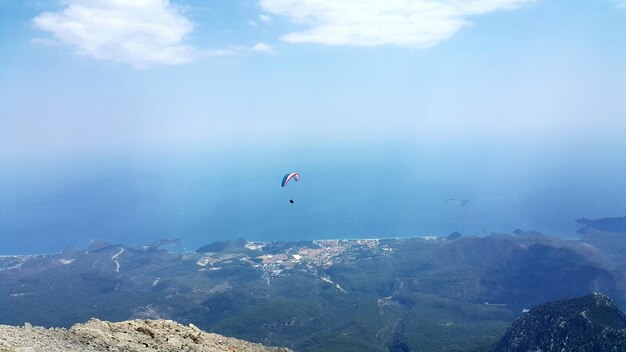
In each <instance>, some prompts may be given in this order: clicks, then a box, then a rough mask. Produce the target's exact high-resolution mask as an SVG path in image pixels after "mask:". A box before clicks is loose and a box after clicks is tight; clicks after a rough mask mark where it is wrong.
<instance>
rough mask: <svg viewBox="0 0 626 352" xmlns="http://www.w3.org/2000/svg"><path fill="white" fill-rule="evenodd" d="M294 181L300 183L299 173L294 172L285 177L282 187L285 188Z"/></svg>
mask: <svg viewBox="0 0 626 352" xmlns="http://www.w3.org/2000/svg"><path fill="white" fill-rule="evenodd" d="M291 179H294V180H296V181H300V174H299V173H297V172H292V173H290V174H287V175H285V177H283V182H282V184H281V187H285V185H286V184H287V183H288V182H289V181H290V180H291Z"/></svg>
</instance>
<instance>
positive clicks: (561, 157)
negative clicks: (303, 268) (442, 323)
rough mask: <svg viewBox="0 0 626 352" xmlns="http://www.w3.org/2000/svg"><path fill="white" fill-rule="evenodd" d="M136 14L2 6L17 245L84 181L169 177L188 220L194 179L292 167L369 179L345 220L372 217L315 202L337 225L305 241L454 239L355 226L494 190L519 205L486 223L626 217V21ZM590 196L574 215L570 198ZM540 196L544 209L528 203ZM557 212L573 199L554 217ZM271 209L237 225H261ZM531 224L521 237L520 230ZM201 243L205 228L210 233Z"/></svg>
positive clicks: (547, 14) (335, 7)
mask: <svg viewBox="0 0 626 352" xmlns="http://www.w3.org/2000/svg"><path fill="white" fill-rule="evenodd" d="M129 3H130V2H126V1H117V0H86V1H75V0H68V1H34V0H33V1H30V0H29V1H20V2H15V1H8V0H0V52H1V54H0V170H2V175H0V193H1V195H0V210H2V211H1V212H0V235H1V234H4V236H9V237H5V238H11V237H10V236H16V235H15V234H16V233H19V234H20V236H23V235H26V234H32V233H42V232H45V231H44V230H42V229H45V228H47V227H46V225H50V217H51V215H50V214H56V213H55V211H56V210H58V208H59V207H61V208H63V207H64V206H65V205H67V203H68V202H69V203H72V202H76V199H79V198H81V197H84V196H85V193H81V191H80V189H84V188H81V187H86V186H85V184H89V185H92V186H93V187H96V186H94V185H96V184H99V183H98V182H101V181H102V180H103V178H106V182H113V181H111V180H116V179H119V178H123V179H124V178H125V177H131V176H132V175H135V176H136V177H138V178H139V177H155V178H157V179H158V182H156V183H155V184H154V185H153V188H148V190H147V191H146V192H148V193H151V194H153V195H154V193H157V194H166V193H167V196H165V195H164V196H163V199H165V198H167V201H166V200H163V201H162V202H163V204H165V203H168V204H171V201H172V197H174V198H176V199H179V201H180V203H181V204H182V205H181V206H182V207H184V205H185V204H187V202H191V201H192V200H190V199H188V198H185V196H184V194H188V193H189V192H193V191H190V190H189V189H188V188H186V187H191V186H189V185H191V184H194V182H199V181H197V180H196V179H195V177H196V176H193V175H198V174H203V175H205V176H206V177H207V179H211V178H212V177H217V178H219V179H226V178H228V177H230V176H231V175H232V174H233V173H236V174H238V175H240V177H241V178H242V181H240V182H242V183H244V184H245V183H246V182H248V184H255V185H258V183H257V182H260V181H259V180H261V179H264V177H267V178H268V179H271V178H272V177H274V176H273V175H274V174H276V175H277V177H278V178H280V177H281V176H282V173H285V172H289V171H291V170H292V169H304V170H309V171H310V172H311V173H313V174H317V175H318V177H319V178H318V180H322V179H323V180H324V181H325V182H329V181H331V180H334V179H336V178H342V179H345V178H351V177H354V176H353V173H355V172H358V173H359V175H361V176H359V181H353V183H351V184H349V183H346V184H345V185H344V187H347V186H351V185H352V186H353V187H355V192H356V189H358V192H360V193H361V197H360V198H359V199H358V200H354V202H355V203H354V204H356V202H357V201H358V202H360V204H363V203H366V204H367V210H359V211H355V210H354V209H353V208H352V207H353V206H354V204H353V203H350V204H349V206H348V205H345V207H346V208H342V205H341V204H343V203H342V201H341V200H340V199H335V198H332V199H333V200H332V201H329V202H327V203H324V207H325V209H327V210H325V211H322V210H319V209H318V210H316V211H313V210H310V212H309V213H302V214H300V215H299V216H300V217H296V219H297V221H299V222H300V223H305V222H306V221H305V219H307V218H311V217H317V218H322V219H323V217H324V216H327V217H328V221H327V222H328V224H329V225H328V226H327V227H324V228H323V229H320V230H315V231H313V230H310V231H309V229H311V228H313V227H314V226H312V225H311V224H309V225H307V226H306V227H304V225H301V226H300V227H297V230H298V231H299V232H300V233H303V232H306V234H305V235H303V236H305V237H306V236H308V237H315V236H324V234H326V233H329V234H330V235H336V234H342V233H346V234H349V235H353V236H356V235H357V233H358V232H359V231H360V232H366V231H368V229H369V230H370V231H369V232H368V233H376V234H381V233H383V234H386V233H391V232H394V231H395V232H410V233H420V232H427V231H438V230H439V229H440V230H439V231H441V232H444V231H447V230H449V229H454V226H457V225H458V226H459V227H463V224H465V223H464V222H463V220H462V219H461V218H460V217H459V216H457V215H458V214H456V215H454V214H452V215H451V214H447V215H445V216H444V217H443V218H442V219H440V220H439V221H434V222H433V223H432V224H431V225H429V226H427V227H424V228H420V227H419V226H417V224H418V223H419V221H426V220H424V218H425V216H424V217H422V218H420V217H419V216H418V217H416V218H415V217H414V215H411V214H415V212H428V214H434V213H437V212H438V211H439V210H437V209H439V208H438V207H441V206H443V205H441V204H438V203H437V204H435V203H428V204H427V205H419V206H417V205H416V204H412V203H411V204H407V205H402V206H401V208H402V209H403V211H407V210H406V209H407V207H411V206H414V207H416V210H415V211H411V212H408V211H407V213H406V214H404V213H402V214H404V215H401V216H399V215H396V216H395V217H394V216H391V215H390V214H391V213H396V214H397V213H398V212H394V211H391V212H390V213H387V215H385V216H382V215H381V216H380V217H379V218H378V219H376V223H375V224H372V225H371V226H369V227H368V226H365V225H362V226H358V227H354V226H352V225H350V224H349V223H355V222H357V223H360V224H363V223H364V222H366V221H365V220H366V219H368V218H371V214H372V213H376V214H382V213H384V212H381V211H380V209H378V207H379V206H378V205H375V204H378V203H380V202H382V200H381V199H383V200H387V201H389V202H396V203H397V204H403V203H402V202H399V201H398V200H399V199H402V196H403V194H404V193H403V192H405V191H406V189H407V187H408V188H409V191H410V192H409V193H411V192H414V193H411V194H419V193H420V190H426V189H435V188H436V189H439V190H440V191H441V192H435V193H436V194H433V195H432V199H433V202H435V201H434V199H439V198H443V199H445V198H448V197H463V196H464V195H465V196H467V197H469V196H473V197H475V198H476V197H480V195H481V194H483V193H481V190H482V189H484V188H485V187H487V188H489V192H485V194H487V193H489V194H503V193H502V192H501V190H506V192H505V194H506V195H507V197H508V198H507V199H506V200H502V202H501V203H498V202H499V201H498V200H496V199H495V198H492V199H491V200H490V201H489V202H486V203H485V204H487V203H488V204H489V206H487V205H485V206H484V209H482V210H480V211H479V213H481V214H483V213H484V214H487V213H489V211H493V210H495V209H497V208H502V207H509V208H510V209H511V213H515V214H526V212H528V209H529V208H533V207H534V208H536V207H537V204H548V205H549V206H548V205H546V206H547V208H545V209H541V210H542V212H543V214H546V213H549V212H551V211H554V209H561V208H568V209H569V210H568V212H566V213H564V214H561V215H559V216H557V217H558V218H559V219H560V220H559V221H561V220H562V219H569V218H570V217H572V216H578V215H581V216H583V215H584V216H610V215H624V214H623V213H624V212H626V209H624V204H626V199H624V198H620V197H618V196H615V195H614V194H615V192H616V190H617V189H619V190H623V187H624V186H623V185H622V184H623V181H621V180H623V177H621V175H622V174H623V172H625V171H626V165H625V162H624V160H626V142H625V141H624V140H625V139H624V138H623V136H625V135H626V99H624V96H626V4H625V3H624V2H619V1H613V0H593V1H592V0H576V1H571V0H570V1H564V0H553V1H548V0H536V1H531V0H468V1H460V0H458V1H457V0H412V1H374V0H372V1H365V0H361V1H334V0H315V1H314V0H299V1H296V0H259V1H251V0H248V1H163V0H144V1H135V2H132V5H129ZM177 163H178V164H177ZM164 165H168V166H164ZM176 165H178V166H176ZM177 168H179V171H178V174H177V175H176V176H174V174H176V170H178V169H177ZM194 168H197V169H201V170H203V171H201V172H198V171H197V170H196V171H194ZM424 168H427V169H428V170H427V171H424ZM164 170H169V171H167V172H166V171H164ZM172 170H174V171H172ZM180 170H184V171H180ZM168 172H170V173H168ZM396 172H401V173H402V174H403V175H404V177H407V178H410V181H406V182H408V183H407V184H405V185H404V186H403V185H402V182H400V183H394V182H392V181H389V179H388V178H386V177H383V176H382V175H385V174H386V173H391V174H395V173H396ZM155 173H156V174H157V175H156V176H155ZM573 173H575V174H573ZM166 174H167V175H166ZM102 175H108V176H106V177H104V176H102ZM129 175H131V176H129ZM150 175H151V176H150ZM246 175H247V176H246ZM368 175H369V176H368ZM450 175H456V176H454V177H453V176H450ZM464 175H466V177H465V176H464ZM370 176H371V177H370ZM246 177H247V178H246ZM306 179H307V177H306V175H303V181H304V180H306ZM172 180H178V181H172ZM180 180H185V181H184V182H183V181H180ZM442 180H443V181H442ZM96 181H97V182H96ZM102 182H104V181H102ZM120 182H122V181H120ZM128 182H129V184H134V183H133V182H134V181H133V182H130V181H128ZM380 182H383V187H379V185H380ZM481 182H485V183H486V184H488V185H491V186H485V185H484V184H481ZM181 183H186V184H187V185H188V186H186V187H182V186H181ZM340 183H341V184H343V183H342V182H340ZM355 183H356V185H355ZM173 185H178V186H180V188H176V187H173ZM92 186H90V187H92ZM320 187H322V186H320ZM559 187H560V188H559ZM619 187H622V188H619ZM96 188H97V187H96ZM225 188H226V189H228V192H232V191H233V190H232V189H230V188H228V187H226V186H225ZM244 188H245V187H244ZM376 188H379V189H380V190H384V191H386V192H387V193H386V194H387V195H382V193H377V191H374V190H373V189H376ZM176 189H179V190H178V191H175V190H176ZM245 189H248V188H245ZM319 189H322V188H316V190H319ZM444 190H446V191H444ZM453 190H454V191H453ZM89 192H91V191H89ZM127 192H130V193H132V194H133V196H132V197H131V198H132V199H134V200H132V199H131V200H128V199H127V200H126V201H127V202H135V201H137V197H140V194H142V193H141V192H139V193H136V192H138V191H137V189H136V187H135V188H133V190H132V191H128V190H127ZM159 192H161V193H159ZM207 192H208V191H207ZM220 192H222V193H223V194H222V193H220ZM225 192H226V191H223V190H222V191H215V192H214V193H212V194H209V193H210V192H209V193H207V195H206V197H205V198H201V199H200V198H198V199H195V198H194V199H193V201H194V202H196V203H194V204H196V206H197V208H199V209H202V208H203V206H204V205H207V207H208V208H210V209H214V208H213V207H218V208H219V206H217V205H216V204H222V203H220V202H222V200H223V199H228V193H225ZM378 192H382V191H378ZM407 192H408V191H407ZM577 192H580V194H581V196H580V198H576V199H578V200H572V199H570V198H571V197H572V196H571V195H572V194H576V193H577ZM218 193H220V194H219V195H216V194H218ZM332 193H333V194H337V192H335V191H334V192H332ZM546 193H548V194H549V196H547V197H548V198H549V199H552V201H545V199H541V200H537V199H536V198H537V197H538V196H537V194H544V195H545V194H546ZM622 193H623V192H622ZM89 194H90V195H91V196H92V197H95V198H90V199H98V197H97V196H95V195H94V194H92V193H89ZM231 194H232V193H231ZM389 194H392V195H393V197H392V196H388V195H389ZM555 194H557V195H559V197H560V198H559V199H561V200H559V201H554V198H555V197H554V195H555ZM563 195H566V196H563ZM177 197H178V198H177ZM381 197H382V198H381ZM394 197H395V198H394ZM412 197H413V196H412ZM157 198H158V197H157ZM259 199H263V198H262V197H261V196H260V195H259V196H258V197H257V198H255V201H254V202H252V203H251V204H250V205H249V209H248V210H246V211H243V210H238V212H237V214H238V215H233V214H234V213H233V214H231V215H232V216H233V217H235V218H237V216H239V217H245V216H250V218H251V219H252V218H253V217H252V215H250V214H252V213H253V208H254V207H255V206H257V205H258V204H257V203H256V202H257V201H259ZM529 199H531V200H529ZM532 199H535V200H532ZM27 200H28V201H27ZM118 201H122V200H121V199H118V198H115V199H114V200H112V201H111V202H112V203H116V202H118ZM85 202H92V203H93V204H92V205H91V206H92V208H93V210H92V211H91V212H89V211H86V212H83V213H81V214H83V215H81V216H80V220H81V221H82V222H84V224H85V225H84V227H80V228H78V229H76V230H75V232H76V233H77V235H76V237H75V238H80V236H79V235H78V233H81V232H83V233H84V232H85V228H86V227H87V226H88V225H91V226H92V227H96V228H97V227H101V228H102V229H103V230H102V231H100V232H99V233H102V232H107V231H113V232H114V231H115V230H111V229H110V226H109V225H110V224H108V225H107V224H104V223H101V222H102V221H103V220H102V219H99V218H97V217H94V216H93V214H96V213H97V212H98V211H99V209H101V206H104V205H103V203H101V202H100V203H99V201H97V200H89V201H85ZM203 202H204V203H203ZM377 202H378V203H377ZM583 203H592V204H591V205H589V206H585V205H584V204H583ZM44 204H49V206H44ZM157 204H161V203H158V202H157ZM261 204H262V203H261ZM470 204H471V203H470ZM474 204H475V202H474ZM209 205H210V206H209ZM229 206H232V209H236V208H237V207H238V206H240V204H237V203H235V204H231V205H229ZM399 207H400V206H399ZM87 208H89V207H87ZM392 208H393V207H392ZM142 209H144V208H142V207H138V208H137V209H134V210H132V209H126V210H125V211H126V212H127V213H128V212H133V211H141V210H142ZM167 209H169V208H167ZM222 209H231V208H222ZM320 209H321V208H320ZM328 209H336V211H337V213H334V214H329V213H328ZM346 209H347V210H346ZM433 209H435V210H433ZM490 209H491V210H490ZM144 210H145V209H144ZM168 211H169V210H168ZM233 211H234V210H233ZM476 211H478V210H476ZM149 213H150V212H149ZM157 213H158V214H157ZM207 213H208V214H209V216H217V215H215V214H216V211H214V210H209V211H207ZM496 213H497V212H496ZM63 214H65V213H63ZM89 214H91V215H89ZM63 216H66V217H67V219H66V220H63V221H60V222H59V225H58V227H57V228H55V230H54V231H56V232H60V231H62V229H63V228H64V226H65V227H66V228H67V226H68V223H72V220H71V219H70V217H69V216H68V215H58V214H57V215H54V217H56V218H59V217H61V218H63ZM90 216H91V217H90ZM116 216H119V214H117V213H115V212H114V211H112V215H111V217H116ZM162 216H163V215H162V214H161V213H159V212H152V213H150V217H149V220H148V222H150V221H152V222H153V223H154V224H153V226H152V227H151V228H152V229H158V228H159V226H161V227H162V226H164V225H163V224H160V223H158V221H156V220H155V219H157V218H159V217H162ZM219 216H220V217H222V218H227V216H225V215H224V214H221V215H219ZM464 216H465V217H468V215H464ZM524 216H526V215H524ZM524 216H520V219H521V217H524ZM528 216H529V217H530V218H532V219H531V220H532V221H531V222H533V221H534V222H540V221H541V219H540V218H541V216H539V215H537V214H534V215H532V216H531V215H528ZM351 217H352V218H351ZM429 217H430V218H432V216H429ZM17 218H19V219H17ZM502 218H503V219H504V218H506V219H509V218H511V219H512V218H515V216H513V215H510V214H508V215H506V216H505V215H502ZM150 219H152V220H150ZM254 219H255V220H250V222H252V223H253V224H248V225H245V224H243V225H241V229H240V230H238V231H232V233H231V232H228V231H227V230H225V229H226V228H227V225H226V224H225V223H224V224H222V225H219V226H218V225H215V231H218V229H219V231H222V232H225V233H229V234H228V235H223V236H222V235H220V236H222V237H229V236H235V235H237V236H238V235H246V234H247V232H251V231H250V229H252V228H255V227H256V228H259V227H263V226H265V225H259V224H260V223H263V220H259V218H254ZM342 219H344V220H342ZM520 219H515V221H517V223H525V220H520ZM275 220H276V219H272V221H275ZM544 220H545V219H544ZM549 220H550V219H548V220H546V222H549ZM294 221H295V220H294ZM342 221H343V222H342ZM493 222H494V224H495V225H494V227H496V228H498V226H499V225H498V224H497V223H498V221H495V220H493ZM501 222H502V223H503V225H502V226H501V227H502V228H504V229H508V228H507V226H513V225H512V224H511V223H512V220H511V221H509V220H506V221H505V220H502V221H501ZM28 223H37V224H38V225H37V226H34V225H33V226H34V227H33V226H31V227H29V226H30V225H29V226H27V224H28ZM392 223H393V224H396V225H397V224H406V226H400V225H397V226H396V225H394V226H391V225H389V224H392ZM176 224H179V225H176ZM442 224H443V225H445V224H452V225H450V226H443V225H442ZM105 225H106V226H105ZM107 226H109V227H107ZM123 226H124V225H123V224H122V225H120V227H123ZM168 226H170V228H171V229H172V230H171V231H170V230H168V231H160V233H161V234H163V235H169V234H170V233H174V232H177V233H178V234H179V235H180V232H185V231H188V230H189V228H190V226H191V225H190V223H189V222H185V220H176V221H174V220H171V221H170V223H169V225H168ZM177 226H178V227H177ZM203 226H206V229H205V230H206V231H210V230H211V229H212V227H211V226H213V225H209V224H206V223H204V225H203ZM294 226H295V225H294ZM438 226H439V227H438ZM538 226H539V227H541V226H540V225H538ZM48 227H49V226H48ZM52 227H54V226H52ZM266 227H267V230H266V232H267V231H270V230H271V231H276V232H280V229H279V228H276V227H272V226H266ZM481 227H486V228H487V229H491V228H490V227H489V224H486V223H485V224H483V223H481V224H472V225H471V226H470V225H467V228H468V231H480V229H481ZM333 228H335V229H337V230H335V231H333ZM548 228H550V227H549V226H548ZM105 229H109V230H105ZM510 230H512V229H510ZM203 231H204V230H203ZM307 231H309V232H307ZM70 232H71V231H70ZM95 232H98V231H95ZM157 232H158V231H157ZM262 232H263V231H260V232H259V233H260V234H258V237H262V236H263V234H262ZM41 236H44V235H41ZM85 236H86V237H87V238H90V237H89V236H98V234H92V233H90V234H89V235H85ZM100 236H104V237H106V236H108V235H107V234H100ZM182 236H184V234H183V235H182ZM220 236H217V237H220ZM122 237H123V236H122ZM279 237H280V236H279ZM284 237H288V236H286V235H285V236H283V237H282V238H284ZM11 241H12V240H6V243H5V244H4V245H5V246H8V245H9V244H7V243H10V242H11ZM75 241H76V242H78V240H75ZM78 244H80V243H78ZM0 245H2V243H0ZM20 248H30V247H28V246H27V245H24V246H23V247H20Z"/></svg>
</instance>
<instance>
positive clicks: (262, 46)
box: [249, 42, 276, 55]
mask: <svg viewBox="0 0 626 352" xmlns="http://www.w3.org/2000/svg"><path fill="white" fill-rule="evenodd" d="M249 50H250V51H253V52H259V53H266V54H272V55H274V54H276V50H274V48H273V47H272V46H271V45H269V44H267V43H263V42H261V43H257V44H255V45H254V46H253V47H252V48H250V49H249Z"/></svg>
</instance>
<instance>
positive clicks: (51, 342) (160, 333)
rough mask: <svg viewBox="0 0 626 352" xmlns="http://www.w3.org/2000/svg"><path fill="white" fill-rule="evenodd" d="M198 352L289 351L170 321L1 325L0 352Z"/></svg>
mask: <svg viewBox="0 0 626 352" xmlns="http://www.w3.org/2000/svg"><path fill="white" fill-rule="evenodd" d="M9 351H11V352H43V351H45V352H61V351H66V352H75V351H76V352H78V351H116V352H130V351H138V352H151V351H164V352H170V351H172V352H173V351H190V352H191V351H194V352H195V351H198V352H205V351H206V352H213V351H215V352H222V351H224V352H226V351H228V352H234V351H237V352H239V351H241V352H270V351H272V352H289V351H290V350H289V349H286V348H276V347H265V346H263V345H260V344H256V343H251V342H247V341H242V340H237V339H234V338H229V337H224V336H221V335H217V334H213V333H207V332H204V331H202V330H200V329H198V328H197V327H195V326H193V325H191V324H190V325H189V326H185V325H182V324H179V323H176V322H174V321H171V320H128V321H123V322H119V323H111V322H107V321H101V320H98V319H91V320H89V321H88V322H86V323H84V324H75V325H74V326H72V327H71V328H70V329H69V330H66V329H58V328H52V329H45V328H41V327H32V326H30V324H28V323H27V324H25V325H24V327H15V326H8V325H0V352H9Z"/></svg>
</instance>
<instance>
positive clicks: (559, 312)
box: [490, 293, 626, 352]
mask: <svg viewBox="0 0 626 352" xmlns="http://www.w3.org/2000/svg"><path fill="white" fill-rule="evenodd" d="M526 351H543V352H595V351H606V352H609V351H614V352H619V351H626V316H624V314H623V313H622V311H621V310H620V309H619V307H618V306H617V305H615V303H614V302H613V301H612V300H611V299H610V298H609V297H607V296H605V295H603V294H601V293H594V294H591V295H587V296H584V297H580V298H575V299H568V300H562V301H556V302H550V303H546V304H542V305H539V306H537V307H535V308H532V309H531V310H530V311H529V312H528V313H526V314H525V315H524V316H522V317H520V318H518V319H517V320H516V321H515V322H513V324H512V325H511V327H510V328H509V329H508V331H507V332H506V334H505V335H504V336H503V337H502V339H501V340H500V342H498V343H497V344H496V345H495V346H494V347H493V348H492V349H491V350H490V352H526Z"/></svg>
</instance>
